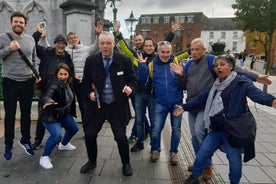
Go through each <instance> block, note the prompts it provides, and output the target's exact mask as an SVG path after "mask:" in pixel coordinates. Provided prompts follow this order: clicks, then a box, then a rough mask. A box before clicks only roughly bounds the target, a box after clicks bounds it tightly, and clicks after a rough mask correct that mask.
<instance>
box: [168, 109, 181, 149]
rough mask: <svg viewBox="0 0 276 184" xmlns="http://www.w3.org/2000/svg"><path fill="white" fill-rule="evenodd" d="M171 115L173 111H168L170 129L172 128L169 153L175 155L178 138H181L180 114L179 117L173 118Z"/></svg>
mask: <svg viewBox="0 0 276 184" xmlns="http://www.w3.org/2000/svg"><path fill="white" fill-rule="evenodd" d="M172 113H173V109H171V111H170V119H171V128H172V134H171V150H170V152H171V153H177V152H178V146H179V143H180V138H181V122H182V114H181V115H179V116H174V115H173V114H172Z"/></svg>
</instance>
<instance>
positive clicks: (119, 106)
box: [80, 32, 137, 176]
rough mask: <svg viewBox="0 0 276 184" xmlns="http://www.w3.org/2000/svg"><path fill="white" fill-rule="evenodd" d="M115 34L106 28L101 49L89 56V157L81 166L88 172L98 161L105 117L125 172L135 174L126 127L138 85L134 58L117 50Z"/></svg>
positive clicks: (86, 87)
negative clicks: (98, 138)
mask: <svg viewBox="0 0 276 184" xmlns="http://www.w3.org/2000/svg"><path fill="white" fill-rule="evenodd" d="M114 46H115V42H114V36H113V35H112V34H111V33H109V32H103V33H101V35H100V36H99V49H100V53H98V54H96V55H92V56H90V57H88V58H87V59H86V63H85V67H84V75H83V80H82V87H83V94H84V95H83V96H84V101H85V109H84V120H83V128H84V133H85V144H86V148H87V155H88V159H89V161H88V162H87V163H86V164H85V165H84V166H83V167H82V168H81V170H80V172H81V173H87V172H88V171H89V170H91V169H94V168H95V167H96V164H97V135H98V133H99V131H100V130H101V128H102V126H103V123H104V121H105V120H106V119H107V120H108V121H109V122H110V125H111V129H112V132H113V135H114V139H115V141H116V142H117V145H118V149H119V153H120V157H121V162H122V164H123V174H124V175H125V176H131V175H132V173H133V171H132V168H131V165H130V156H129V145H128V140H127V136H126V127H127V125H128V123H129V120H130V118H131V112H130V108H129V99H128V96H129V95H130V94H132V93H133V92H134V90H135V89H136V86H137V81H136V77H135V72H134V67H133V64H132V61H131V59H130V58H128V57H126V56H124V55H122V54H119V53H117V52H115V51H114Z"/></svg>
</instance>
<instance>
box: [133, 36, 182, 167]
mask: <svg viewBox="0 0 276 184" xmlns="http://www.w3.org/2000/svg"><path fill="white" fill-rule="evenodd" d="M172 63H176V64H178V59H177V57H175V56H173V55H172V46H171V44H170V42H168V41H162V42H159V43H158V44H157V56H156V57H155V58H154V59H153V61H152V62H151V63H150V64H149V65H147V64H146V58H145V59H143V58H142V57H140V58H139V65H138V69H137V72H138V75H139V76H144V77H145V79H144V80H147V79H146V78H147V77H148V76H151V78H152V80H153V86H154V91H155V100H156V104H155V120H154V122H153V123H152V135H151V151H152V152H151V161H152V162H156V161H157V160H158V159H159V158H160V151H161V146H160V142H161V132H162V129H163V128H164V125H165V122H166V117H167V115H168V113H170V118H171V127H172V134H171V148H170V163H171V164H172V165H177V164H178V161H179V159H178V156H177V152H178V145H179V142H180V138H181V121H182V115H180V116H177V117H176V116H173V111H174V108H175V105H177V104H181V103H182V99H183V91H182V90H181V89H179V88H178V78H179V77H178V75H177V74H176V73H174V72H172V71H171V69H170V65H171V64H172Z"/></svg>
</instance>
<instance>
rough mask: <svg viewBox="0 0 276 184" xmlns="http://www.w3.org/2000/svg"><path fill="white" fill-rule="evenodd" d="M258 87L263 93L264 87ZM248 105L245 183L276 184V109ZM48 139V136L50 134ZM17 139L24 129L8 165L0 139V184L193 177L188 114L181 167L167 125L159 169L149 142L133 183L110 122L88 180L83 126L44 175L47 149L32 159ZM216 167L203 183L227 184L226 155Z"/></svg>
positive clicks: (105, 183) (175, 183)
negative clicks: (251, 118) (249, 154)
mask: <svg viewBox="0 0 276 184" xmlns="http://www.w3.org/2000/svg"><path fill="white" fill-rule="evenodd" d="M271 78H272V80H273V84H272V85H271V86H269V87H268V92H269V93H272V94H274V95H275V96H276V77H273V76H271ZM256 85H257V86H258V87H259V88H261V89H262V85H260V84H256ZM249 105H250V108H251V111H252V112H253V114H254V115H255V118H256V120H257V124H258V130H257V140H256V158H255V159H253V160H251V161H249V162H248V163H246V164H244V165H243V175H242V179H241V183H242V184H251V183H260V184H261V183H262V184H270V183H276V113H275V112H276V109H273V108H270V107H265V106H261V105H258V104H254V103H252V102H250V103H249ZM0 110H2V109H0ZM132 124H133V119H132V120H131V122H130V125H129V126H128V132H127V133H128V135H129V134H130V130H131V128H132ZM1 131H3V120H0V135H1V136H2V134H1ZM34 131H35V122H32V130H31V132H32V136H34ZM47 136H48V134H46V137H47ZM19 139H20V127H19V128H17V129H16V134H15V139H14V142H15V143H14V149H13V157H12V159H11V160H10V161H6V160H5V159H4V157H3V152H4V139H3V137H1V138H0V144H1V145H2V146H1V149H0V177H1V179H0V183H1V184H9V183H16V184H44V183H45V184H52V183H56V184H63V183H68V184H116V183H126V184H157V183H158V184H171V183H172V184H180V183H183V182H184V180H185V179H186V178H187V177H188V176H189V174H190V172H188V171H187V166H188V165H189V164H190V163H192V162H193V160H194V155H193V151H192V147H191V142H190V134H189V128H188V123H187V113H184V116H183V122H182V138H181V143H180V147H179V157H180V163H179V165H178V166H170V165H169V163H168V160H169V144H170V126H169V122H168V123H166V127H165V129H164V131H163V134H162V151H161V158H160V160H159V161H158V162H156V163H151V162H150V145H149V140H147V141H146V142H145V149H144V150H142V151H140V152H136V153H131V164H132V167H133V170H134V174H133V176H131V177H124V176H123V175H122V168H121V163H120V159H119V154H118V150H117V146H116V143H115V141H114V140H113V134H112V132H111V129H110V126H109V124H108V122H106V123H105V124H104V127H103V129H102V131H101V132H100V135H99V137H98V144H99V145H98V147H99V149H98V165H97V168H96V169H95V170H93V171H92V172H90V173H88V174H80V168H81V166H82V165H83V164H84V163H85V162H86V161H87V157H86V150H85V145H84V135H83V131H82V128H81V124H80V131H79V132H78V134H77V135H76V136H75V137H74V138H73V140H72V141H71V143H72V144H73V145H75V146H76V147H77V150H74V151H59V150H57V149H55V150H54V152H53V153H52V157H51V158H52V161H53V165H54V168H53V169H52V170H45V169H43V168H42V167H41V166H40V165H39V158H40V156H41V154H42V151H43V147H42V148H41V149H40V150H38V151H35V155H34V156H29V155H26V154H25V152H24V151H23V149H22V148H21V147H20V146H19V145H18V143H17V142H18V140H19ZM45 140H46V139H44V141H45ZM44 143H45V142H43V145H44ZM131 146H132V145H130V147H131ZM213 163H214V169H215V173H214V177H213V178H212V179H211V180H209V181H207V182H204V181H201V183H208V184H209V183H218V184H220V183H221V184H222V183H229V180H228V162H227V159H226V157H225V154H224V153H222V152H220V151H217V152H216V153H215V155H214V157H213Z"/></svg>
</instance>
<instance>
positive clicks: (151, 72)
mask: <svg viewBox="0 0 276 184" xmlns="http://www.w3.org/2000/svg"><path fill="white" fill-rule="evenodd" d="M148 66H149V76H150V77H151V78H152V77H153V61H151V62H150V63H149V65H148Z"/></svg>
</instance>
